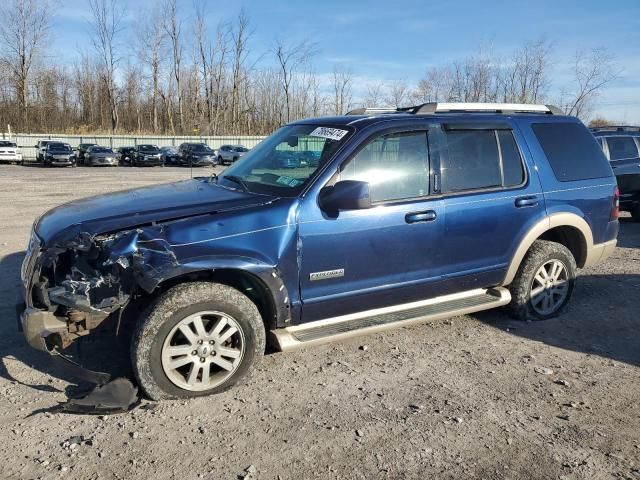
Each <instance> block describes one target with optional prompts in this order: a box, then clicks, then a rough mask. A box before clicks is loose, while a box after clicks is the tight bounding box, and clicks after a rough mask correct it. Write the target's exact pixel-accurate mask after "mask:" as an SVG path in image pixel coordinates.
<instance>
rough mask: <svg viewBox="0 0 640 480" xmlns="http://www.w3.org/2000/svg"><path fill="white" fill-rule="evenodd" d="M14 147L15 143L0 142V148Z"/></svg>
mask: <svg viewBox="0 0 640 480" xmlns="http://www.w3.org/2000/svg"><path fill="white" fill-rule="evenodd" d="M15 146H16V144H15V143H11V142H6V141H0V147H15Z"/></svg>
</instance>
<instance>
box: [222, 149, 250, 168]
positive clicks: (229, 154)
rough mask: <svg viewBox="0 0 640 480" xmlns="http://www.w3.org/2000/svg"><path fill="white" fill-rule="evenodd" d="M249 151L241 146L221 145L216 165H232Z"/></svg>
mask: <svg viewBox="0 0 640 480" xmlns="http://www.w3.org/2000/svg"><path fill="white" fill-rule="evenodd" d="M248 151H249V149H248V148H247V147H243V146H242V145H222V146H221V147H220V148H219V149H218V165H225V164H227V163H228V164H232V163H233V162H235V161H237V160H240V158H242V157H243V156H244V155H246V153H247V152H248Z"/></svg>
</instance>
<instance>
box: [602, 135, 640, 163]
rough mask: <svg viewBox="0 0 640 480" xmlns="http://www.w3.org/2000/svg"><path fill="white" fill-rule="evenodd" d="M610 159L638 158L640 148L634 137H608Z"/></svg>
mask: <svg viewBox="0 0 640 480" xmlns="http://www.w3.org/2000/svg"><path fill="white" fill-rule="evenodd" d="M607 145H608V146H609V160H622V159H625V158H636V157H637V156H638V148H637V147H636V142H635V141H634V140H633V138H632V137H608V138H607Z"/></svg>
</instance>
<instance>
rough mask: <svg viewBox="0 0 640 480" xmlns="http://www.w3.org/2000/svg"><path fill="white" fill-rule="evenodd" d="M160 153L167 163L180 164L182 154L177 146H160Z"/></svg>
mask: <svg viewBox="0 0 640 480" xmlns="http://www.w3.org/2000/svg"><path fill="white" fill-rule="evenodd" d="M160 155H161V156H162V161H163V162H164V164H165V165H179V164H180V156H179V155H178V149H177V148H176V147H160Z"/></svg>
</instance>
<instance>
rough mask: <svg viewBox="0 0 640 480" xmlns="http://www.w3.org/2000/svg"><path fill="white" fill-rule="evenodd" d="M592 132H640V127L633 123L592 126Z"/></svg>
mask: <svg viewBox="0 0 640 480" xmlns="http://www.w3.org/2000/svg"><path fill="white" fill-rule="evenodd" d="M589 130H591V131H592V132H640V127H635V126H632V125H607V126H604V127H591V128H590V129H589Z"/></svg>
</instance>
